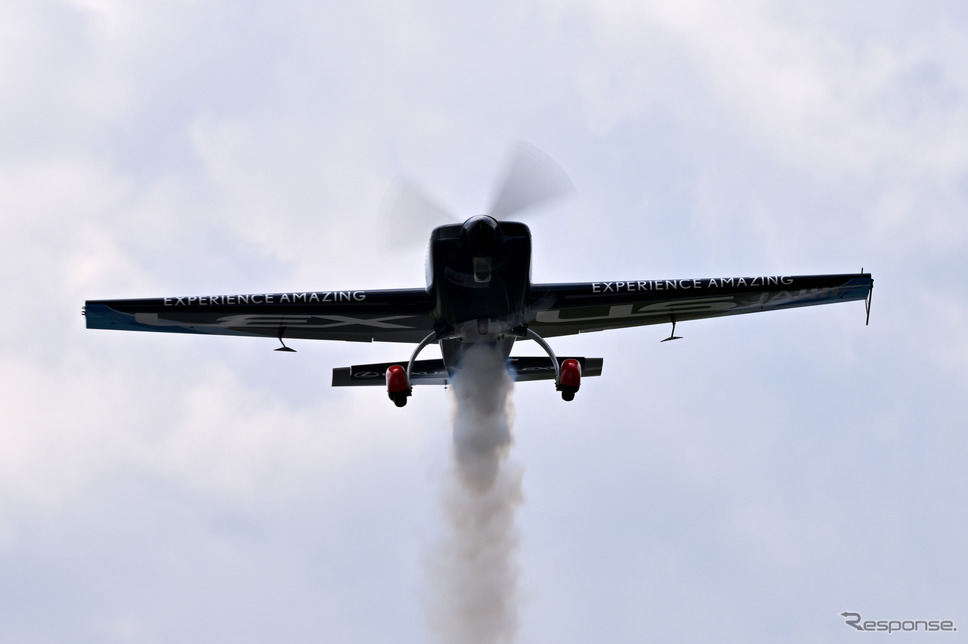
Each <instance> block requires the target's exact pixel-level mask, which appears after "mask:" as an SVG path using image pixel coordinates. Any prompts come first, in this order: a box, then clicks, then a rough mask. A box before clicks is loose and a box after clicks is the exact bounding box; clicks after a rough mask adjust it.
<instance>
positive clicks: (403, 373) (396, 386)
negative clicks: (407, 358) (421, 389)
mask: <svg viewBox="0 0 968 644" xmlns="http://www.w3.org/2000/svg"><path fill="white" fill-rule="evenodd" d="M386 376H387V395H388V396H389V397H390V400H392V401H393V404H395V405H396V406H397V407H403V406H404V405H406V404H407V398H408V397H409V396H410V394H412V393H413V387H411V386H410V379H409V378H407V370H406V369H404V368H403V367H401V366H400V365H398V364H395V365H391V366H390V367H389V368H388V369H387V374H386Z"/></svg>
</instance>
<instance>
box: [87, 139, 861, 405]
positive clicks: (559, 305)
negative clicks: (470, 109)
mask: <svg viewBox="0 0 968 644" xmlns="http://www.w3.org/2000/svg"><path fill="white" fill-rule="evenodd" d="M538 154H539V153H537V152H536V151H535V150H533V149H524V152H523V153H522V152H521V151H519V154H518V158H517V159H516V160H515V161H514V162H513V163H512V170H511V172H509V174H508V179H506V180H505V188H504V190H502V191H501V192H500V193H499V195H500V196H499V198H498V199H497V200H496V201H495V204H494V206H493V207H492V210H491V211H490V212H491V215H490V216H489V215H479V216H475V217H471V218H470V219H467V220H466V221H464V222H463V223H462V224H459V223H458V224H449V225H443V226H438V227H436V228H434V230H433V232H432V233H431V235H430V246H429V251H428V255H427V266H426V267H427V285H426V288H413V289H391V290H369V291H367V290H359V291H313V292H284V293H256V294H245V295H243V294H238V295H197V296H182V297H165V298H156V299H127V300H88V301H87V302H86V303H85V306H84V315H85V317H86V322H87V328H89V329H117V330H126V331H162V332H168V333H201V334H218V335H239V336H257V337H269V338H275V339H277V340H278V342H279V343H280V345H281V346H279V347H278V348H277V349H276V351H293V349H291V348H290V347H289V346H288V345H286V343H285V341H286V340H293V339H309V340H343V341H352V342H403V343H412V344H416V348H414V350H413V352H412V353H411V355H410V357H409V359H408V360H402V361H399V362H388V363H378V364H366V365H356V366H352V367H344V368H337V369H334V370H333V386H356V385H377V386H384V385H385V386H386V390H387V393H388V395H389V397H390V399H391V400H392V401H393V402H394V403H395V404H396V405H397V406H398V407H403V406H404V405H406V403H407V398H408V397H409V396H410V395H411V394H412V391H413V385H429V384H436V385H446V384H448V383H449V382H451V381H452V380H453V378H454V376H455V374H456V373H457V372H458V371H459V369H460V364H461V358H462V356H463V354H464V352H465V351H467V349H468V348H470V347H472V346H474V345H477V344H481V343H484V344H486V345H488V346H492V347H495V348H497V349H499V350H500V351H501V352H502V353H503V355H504V356H505V357H506V359H507V364H508V371H509V373H510V374H511V375H512V377H513V378H514V379H515V380H541V379H547V380H551V379H553V380H554V382H555V385H556V389H557V390H558V391H559V392H561V396H562V398H563V399H564V400H572V399H573V398H574V397H575V393H576V392H577V391H578V388H579V386H580V385H581V379H582V377H583V376H598V375H601V372H602V359H601V358H585V357H559V356H556V355H555V353H554V351H553V350H552V348H551V345H550V344H549V343H548V342H547V338H553V337H556V336H562V335H570V334H576V333H587V332H590V331H604V330H606V329H618V328H623V327H632V326H643V325H651V324H669V325H670V326H671V332H670V334H669V337H667V338H665V340H663V342H664V341H666V340H675V339H678V336H676V335H675V330H676V324H677V323H679V322H684V321H688V320H698V319H702V318H712V317H720V316H727V315H738V314H742V313H754V312H757V311H772V310H779V309H788V308H794V307H800V306H813V305H817V304H831V303H835V302H849V301H852V300H863V301H865V303H866V307H867V315H868V318H869V316H870V298H871V292H872V288H873V279H872V277H871V275H870V274H869V273H865V272H863V270H862V271H861V272H859V273H852V274H837V275H804V276H791V275H763V276H753V277H711V278H702V279H646V280H625V281H610V282H583V283H569V284H532V283H531V232H530V230H529V229H528V227H527V226H526V225H524V224H522V223H518V222H512V221H507V220H506V219H505V218H504V217H505V215H506V214H507V213H508V212H518V211H520V210H522V209H524V208H526V207H529V206H531V205H534V204H536V203H538V202H540V201H544V200H546V199H547V198H549V197H550V196H554V193H555V190H554V189H551V190H548V189H545V188H541V187H539V188H537V189H535V188H534V186H533V185H532V186H531V187H526V188H525V189H524V190H523V191H522V189H521V184H528V183H529V182H530V183H531V184H534V183H536V182H535V180H534V177H533V176H530V177H527V178H526V179H522V178H521V176H522V175H528V174H529V172H530V174H531V175H535V174H536V173H535V172H531V171H522V170H521V168H522V164H524V165H525V166H526V165H528V164H529V163H530V164H532V166H534V164H535V159H536V158H538V157H537V155H538ZM522 155H523V156H522ZM547 163H548V162H547V160H541V161H540V164H544V165H545V169H542V170H540V172H539V174H540V173H542V172H543V173H545V174H547ZM540 164H539V165H540ZM537 183H540V181H538V182H537ZM515 184H517V187H513V186H514V185H515ZM509 186H511V187H509ZM546 187H547V186H546ZM512 193H514V194H512ZM509 204H510V205H509ZM525 339H530V340H534V341H535V342H536V343H537V344H538V345H539V346H540V347H541V348H542V349H543V350H544V351H545V353H547V357H544V356H539V357H512V356H511V355H510V354H511V348H512V346H513V345H514V343H515V342H516V341H517V340H525ZM431 343H437V344H438V345H439V346H440V351H441V355H442V359H439V360H417V357H418V355H419V353H420V352H421V351H422V350H423V349H424V348H425V347H426V346H428V345H429V344H431Z"/></svg>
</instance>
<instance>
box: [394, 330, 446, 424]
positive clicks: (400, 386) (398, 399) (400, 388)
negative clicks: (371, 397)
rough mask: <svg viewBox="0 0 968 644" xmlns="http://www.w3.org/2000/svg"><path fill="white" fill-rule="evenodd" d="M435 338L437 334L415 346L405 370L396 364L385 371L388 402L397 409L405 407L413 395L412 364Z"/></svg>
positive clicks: (429, 336) (432, 334)
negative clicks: (391, 402) (390, 401)
mask: <svg viewBox="0 0 968 644" xmlns="http://www.w3.org/2000/svg"><path fill="white" fill-rule="evenodd" d="M436 337H437V333H436V332H434V333H431V334H430V335H428V336H427V337H426V338H424V339H423V340H421V341H420V344H418V345H417V348H416V349H414V350H413V354H411V356H410V362H408V363H407V368H406V370H404V368H403V367H401V366H400V365H398V364H395V365H392V366H391V367H390V368H389V369H387V373H386V378H387V396H389V397H390V400H392V401H393V404H394V405H396V406H397V407H403V406H405V405H406V404H407V398H409V397H410V395H411V394H413V384H412V381H411V380H410V372H411V371H413V362H414V360H416V359H417V354H419V353H420V352H421V351H423V349H424V347H426V346H427V345H428V344H430V343H431V342H432V341H433V340H434V339H435V338H436Z"/></svg>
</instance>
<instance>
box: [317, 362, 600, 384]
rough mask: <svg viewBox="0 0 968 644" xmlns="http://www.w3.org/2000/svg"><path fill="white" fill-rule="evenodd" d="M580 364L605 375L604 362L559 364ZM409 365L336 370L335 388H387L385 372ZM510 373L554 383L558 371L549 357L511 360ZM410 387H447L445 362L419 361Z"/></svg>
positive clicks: (594, 373) (593, 373)
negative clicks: (603, 371) (412, 385)
mask: <svg viewBox="0 0 968 644" xmlns="http://www.w3.org/2000/svg"><path fill="white" fill-rule="evenodd" d="M565 360H577V361H578V362H579V364H581V366H582V376H600V375H602V359H601V358H569V357H567V356H566V357H559V358H558V363H559V364H561V363H562V362H564V361H565ZM395 364H398V365H406V364H407V361H403V362H381V363H376V364H364V365H354V366H352V367H339V368H337V369H333V386H334V387H359V386H363V387H365V386H383V387H385V386H386V372H387V369H389V368H390V367H391V366H393V365H395ZM508 371H509V372H510V373H511V375H512V376H513V377H514V379H515V380H554V379H555V368H554V365H552V364H551V359H550V358H547V357H530V356H529V357H520V358H519V357H512V358H509V359H508ZM410 380H411V384H414V385H447V384H450V382H451V381H452V380H453V377H452V376H451V374H449V373H448V372H447V367H445V366H444V361H443V360H417V361H416V362H414V363H413V369H412V370H411V372H410Z"/></svg>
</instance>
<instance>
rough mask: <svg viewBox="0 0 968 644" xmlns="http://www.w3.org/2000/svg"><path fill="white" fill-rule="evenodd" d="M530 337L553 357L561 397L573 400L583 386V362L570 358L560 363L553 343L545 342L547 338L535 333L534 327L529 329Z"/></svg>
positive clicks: (556, 388) (556, 382)
mask: <svg viewBox="0 0 968 644" xmlns="http://www.w3.org/2000/svg"><path fill="white" fill-rule="evenodd" d="M527 334H528V337H529V338H531V339H532V340H534V341H535V342H537V343H538V344H539V345H540V346H541V348H542V349H544V350H545V352H546V353H547V354H548V357H549V358H551V362H552V364H553V365H554V367H555V390H557V391H560V392H561V399H562V400H564V401H565V402H571V401H572V400H574V399H575V394H576V393H578V388H579V387H581V363H580V362H578V361H577V360H575V359H574V358H569V359H567V360H565V361H564V362H562V363H561V364H558V357H557V356H556V355H555V352H554V351H552V349H551V345H549V344H548V343H547V342H545V339H544V338H542V337H541V336H540V335H538V334H537V333H535V332H534V331H533V330H532V329H528V330H527Z"/></svg>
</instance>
